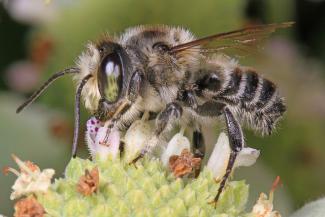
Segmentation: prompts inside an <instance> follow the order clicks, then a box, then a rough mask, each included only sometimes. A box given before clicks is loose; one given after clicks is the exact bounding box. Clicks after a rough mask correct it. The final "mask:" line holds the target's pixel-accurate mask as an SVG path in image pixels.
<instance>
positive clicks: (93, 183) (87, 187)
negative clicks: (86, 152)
mask: <svg viewBox="0 0 325 217" xmlns="http://www.w3.org/2000/svg"><path fill="white" fill-rule="evenodd" d="M98 185H99V170H98V167H94V168H93V169H92V170H91V171H90V172H89V171H88V170H87V169H86V171H85V175H83V176H81V177H80V179H79V182H78V184H77V191H78V192H79V193H81V194H83V195H85V196H87V195H90V194H92V193H94V192H96V191H97V189H98Z"/></svg>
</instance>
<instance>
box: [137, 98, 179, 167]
mask: <svg viewBox="0 0 325 217" xmlns="http://www.w3.org/2000/svg"><path fill="white" fill-rule="evenodd" d="M182 113H183V109H182V107H181V106H180V105H179V104H178V103H176V102H173V103H169V104H167V105H166V108H165V109H164V110H163V111H162V112H160V113H159V115H158V116H157V118H156V127H155V132H154V135H153V136H152V138H151V139H150V140H149V141H148V142H147V145H146V146H145V147H144V148H143V149H142V150H141V151H140V154H139V155H138V156H137V157H136V158H135V159H134V160H132V161H131V164H134V163H136V162H137V161H138V160H139V159H141V158H143V157H144V155H145V154H146V153H148V152H149V151H151V150H152V149H153V148H154V147H155V146H156V145H157V143H158V140H159V136H160V135H161V134H162V133H163V132H164V131H165V130H166V129H167V128H169V126H172V125H173V123H174V122H175V121H176V120H177V119H179V118H180V117H181V116H182Z"/></svg>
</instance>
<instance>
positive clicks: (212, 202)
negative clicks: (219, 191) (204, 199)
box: [208, 200, 218, 209]
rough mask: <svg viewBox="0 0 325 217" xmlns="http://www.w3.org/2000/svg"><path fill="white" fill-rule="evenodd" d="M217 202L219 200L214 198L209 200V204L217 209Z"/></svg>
mask: <svg viewBox="0 0 325 217" xmlns="http://www.w3.org/2000/svg"><path fill="white" fill-rule="evenodd" d="M217 203H218V201H217V200H212V201H210V202H208V204H210V205H212V206H214V208H215V209H216V208H217Z"/></svg>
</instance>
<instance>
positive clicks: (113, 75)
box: [98, 53, 123, 103]
mask: <svg viewBox="0 0 325 217" xmlns="http://www.w3.org/2000/svg"><path fill="white" fill-rule="evenodd" d="M122 76H123V73H122V64H121V60H120V57H119V55H118V54H117V53H111V54H109V55H107V56H106V57H105V58H103V60H102V62H101V65H100V68H99V72H98V86H99V92H100V93H101V95H102V97H103V98H105V99H106V100H107V101H108V102H110V103H112V102H115V101H116V100H117V99H118V97H119V94H120V90H121V89H122V81H123V78H122Z"/></svg>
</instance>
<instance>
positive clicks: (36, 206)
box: [14, 196, 45, 217]
mask: <svg viewBox="0 0 325 217" xmlns="http://www.w3.org/2000/svg"><path fill="white" fill-rule="evenodd" d="M44 214H45V210H44V208H43V206H42V205H41V204H40V203H39V202H38V201H37V200H36V199H35V197H33V196H30V197H27V198H24V199H21V200H19V201H17V203H16V204H15V213H14V217H43V216H44Z"/></svg>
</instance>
